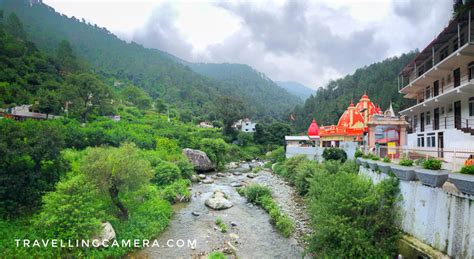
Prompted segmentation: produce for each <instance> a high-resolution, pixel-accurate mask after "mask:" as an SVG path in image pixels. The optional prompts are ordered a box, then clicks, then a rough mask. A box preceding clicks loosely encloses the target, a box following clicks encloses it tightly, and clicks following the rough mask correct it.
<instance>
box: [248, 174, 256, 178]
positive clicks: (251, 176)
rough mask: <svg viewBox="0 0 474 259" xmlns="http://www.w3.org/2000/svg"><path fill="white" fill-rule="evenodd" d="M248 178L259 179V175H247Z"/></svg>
mask: <svg viewBox="0 0 474 259" xmlns="http://www.w3.org/2000/svg"><path fill="white" fill-rule="evenodd" d="M247 177H248V178H255V177H257V175H256V174H254V173H250V174H247Z"/></svg>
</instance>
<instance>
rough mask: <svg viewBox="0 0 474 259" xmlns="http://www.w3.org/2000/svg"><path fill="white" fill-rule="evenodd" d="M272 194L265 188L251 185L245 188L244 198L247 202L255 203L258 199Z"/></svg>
mask: <svg viewBox="0 0 474 259" xmlns="http://www.w3.org/2000/svg"><path fill="white" fill-rule="evenodd" d="M271 194H272V192H271V191H270V189H269V188H268V187H266V186H263V185H259V184H251V185H249V186H248V187H247V188H245V196H246V197H247V200H248V201H249V202H252V203H257V201H258V199H259V198H260V197H262V196H271Z"/></svg>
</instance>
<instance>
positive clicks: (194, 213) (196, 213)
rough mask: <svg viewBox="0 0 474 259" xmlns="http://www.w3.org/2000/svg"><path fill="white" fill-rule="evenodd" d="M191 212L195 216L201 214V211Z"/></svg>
mask: <svg viewBox="0 0 474 259" xmlns="http://www.w3.org/2000/svg"><path fill="white" fill-rule="evenodd" d="M191 214H192V215H193V216H196V217H197V216H199V215H201V213H199V212H196V211H193V212H191Z"/></svg>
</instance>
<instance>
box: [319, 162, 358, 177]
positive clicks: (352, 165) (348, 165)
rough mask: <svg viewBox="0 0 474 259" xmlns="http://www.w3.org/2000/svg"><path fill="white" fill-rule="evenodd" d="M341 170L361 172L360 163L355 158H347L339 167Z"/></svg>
mask: <svg viewBox="0 0 474 259" xmlns="http://www.w3.org/2000/svg"><path fill="white" fill-rule="evenodd" d="M325 164H326V163H325ZM339 172H346V173H351V174H357V173H358V172H359V165H358V164H357V163H356V162H355V161H354V160H347V161H346V162H345V163H343V164H342V165H341V166H340V167H339Z"/></svg>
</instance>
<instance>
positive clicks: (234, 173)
mask: <svg viewBox="0 0 474 259" xmlns="http://www.w3.org/2000/svg"><path fill="white" fill-rule="evenodd" d="M232 174H233V175H235V176H239V175H242V173H241V172H233V173H232Z"/></svg>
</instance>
